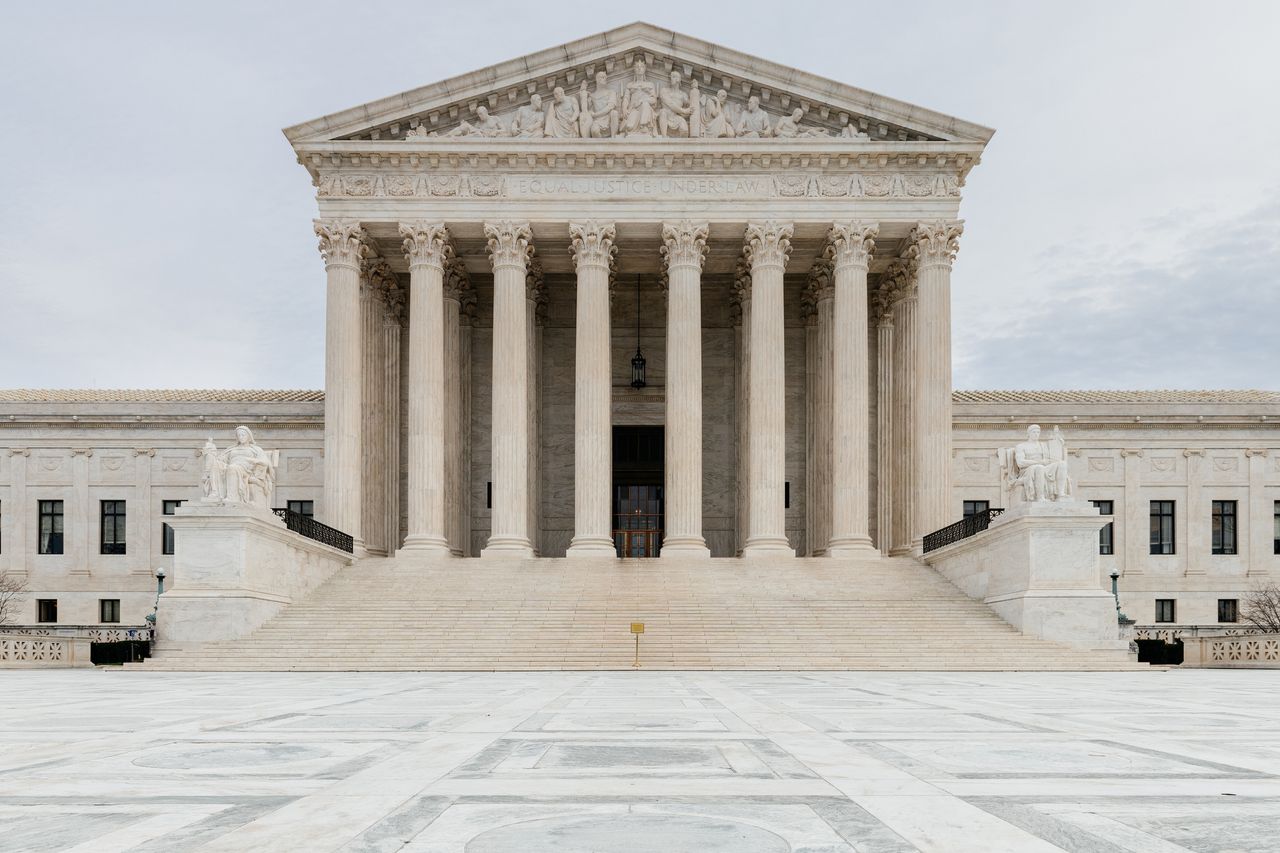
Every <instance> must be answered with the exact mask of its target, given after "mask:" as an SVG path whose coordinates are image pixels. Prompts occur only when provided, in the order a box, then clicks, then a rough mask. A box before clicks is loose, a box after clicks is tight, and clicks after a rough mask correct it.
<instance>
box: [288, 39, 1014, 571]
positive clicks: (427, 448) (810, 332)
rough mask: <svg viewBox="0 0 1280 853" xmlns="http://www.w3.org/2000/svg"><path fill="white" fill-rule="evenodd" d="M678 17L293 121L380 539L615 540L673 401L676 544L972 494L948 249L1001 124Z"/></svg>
mask: <svg viewBox="0 0 1280 853" xmlns="http://www.w3.org/2000/svg"><path fill="white" fill-rule="evenodd" d="M664 34H665V35H664ZM671 35H672V34H670V33H667V32H666V31H662V30H659V29H658V28H655V27H650V26H648V25H643V24H636V25H631V26H629V27H624V28H621V29H620V30H615V31H612V32H611V33H608V34H605V35H604V36H601V37H596V38H594V39H591V40H587V41H584V42H581V43H574V44H571V45H566V46H565V47H564V48H563V49H557V50H556V51H548V52H547V53H546V54H536V55H534V56H532V57H527V58H526V59H525V60H522V61H521V63H509V64H507V65H504V66H497V67H496V68H495V69H489V70H487V71H485V72H476V73H475V74H472V75H467V76H466V77H463V78H458V79H456V80H451V81H445V82H443V83H441V84H438V85H436V86H428V87H425V88H424V89H421V90H416V91H415V92H410V93H405V94H404V95H402V96H400V97H398V98H396V99H393V100H394V101H395V104H392V103H391V102H390V101H387V102H379V103H378V104H373V105H368V106H366V107H361V108H358V109H356V110H350V111H347V112H345V113H339V114H336V115H333V116H328V117H326V118H324V119H319V120H317V121H315V122H309V123H308V124H306V125H301V126H299V127H296V128H292V129H290V130H289V131H287V134H288V135H289V137H290V139H291V141H292V142H293V145H294V147H295V149H296V150H297V152H298V155H299V161H300V162H301V163H302V164H303V165H304V166H306V168H307V169H308V171H310V172H311V173H312V175H313V177H314V179H315V182H316V185H317V187H318V194H317V195H318V203H319V207H320V217H319V218H318V219H317V220H316V223H315V230H316V233H317V235H319V236H320V238H321V251H322V253H323V255H324V258H325V262H326V267H325V269H326V275H327V285H326V287H327V325H326V365H327V366H326V377H327V388H326V392H327V393H326V444H325V460H324V462H325V464H324V477H325V502H324V506H323V507H322V508H321V515H322V517H323V518H324V519H325V520H326V521H327V522H328V523H329V524H331V525H333V526H335V527H338V528H339V529H342V530H344V531H346V532H349V533H351V534H352V535H353V536H354V537H355V539H356V540H357V542H358V543H360V547H362V548H364V549H365V550H366V551H367V552H369V553H375V554H392V553H397V552H400V551H405V552H421V553H425V554H428V555H434V556H438V557H441V558H443V557H447V556H450V555H452V556H483V557H485V558H494V559H501V558H529V557H533V556H562V555H568V556H570V557H593V556H594V557H601V556H604V557H609V556H612V555H614V554H615V553H616V548H617V547H618V546H617V537H616V535H615V531H617V530H618V529H619V524H618V520H617V519H616V518H614V517H613V515H614V503H615V501H614V493H613V490H614V486H615V483H614V482H613V465H612V457H611V453H612V442H613V429H614V427H618V426H643V425H654V426H658V425H660V426H662V427H663V436H664V437H663V441H664V444H665V450H664V457H665V459H664V464H663V487H662V492H661V503H662V517H663V519H664V520H663V530H662V554H663V556H669V557H691V558H699V557H708V556H735V555H741V556H743V557H747V558H754V557H764V558H778V557H787V556H791V555H794V554H796V553H800V554H805V555H823V554H826V555H829V556H832V557H843V556H869V555H873V554H875V553H877V552H881V553H891V552H892V553H905V552H910V551H912V550H913V549H914V550H917V551H918V548H919V542H920V539H921V538H922V537H923V535H924V534H925V533H927V532H930V531H932V530H934V529H937V528H939V527H942V526H944V525H945V524H948V523H950V522H951V521H954V520H955V519H953V518H951V517H950V485H949V479H950V469H951V448H950V433H951V422H950V417H951V413H950V395H951V375H950V273H951V268H952V264H953V262H954V259H955V254H956V250H957V248H958V238H959V236H960V234H961V230H962V228H961V224H960V221H959V220H958V218H957V217H958V213H959V210H958V208H959V201H960V189H961V187H962V186H963V182H964V179H965V177H966V175H967V173H968V171H969V170H970V169H971V168H972V166H973V165H975V164H976V162H977V159H978V156H979V155H980V153H981V150H982V148H983V146H984V145H985V142H986V140H987V138H989V136H990V133H991V132H990V131H989V130H986V129H985V128H981V127H978V126H976V125H970V124H968V123H966V122H962V121H960V120H958V119H954V118H951V117H947V116H941V115H938V114H935V113H931V112H929V111H928V110H923V109H921V108H919V107H913V106H910V105H905V104H898V103H896V102H892V101H890V100H888V99H884V98H881V97H878V96H877V97H872V96H869V95H868V94H867V93H864V92H862V91H861V90H856V89H852V88H850V87H844V86H841V85H839V84H836V83H832V82H830V81H825V80H821V79H820V78H814V77H811V76H810V75H805V74H803V73H801V72H797V71H794V70H793V69H781V68H779V67H776V66H772V65H771V64H770V63H767V62H765V61H763V60H757V59H755V58H753V57H746V56H744V55H740V54H735V53H733V52H732V51H726V50H724V49H723V48H719V47H715V46H712V45H708V44H705V43H702V42H698V41H696V40H693V39H686V38H685V37H683V36H681V37H678V39H677V41H676V42H675V45H674V47H673V44H672V42H671V41H670V38H669V37H670V36H671ZM566 57H568V58H566ZM517 65H519V68H517V67H516V66H517ZM530 69H533V70H532V71H531V70H530ZM748 71H749V72H750V73H748ZM587 81H591V84H590V85H588V83H587ZM667 81H670V82H669V83H668V82H667ZM579 86H580V87H581V91H580V92H578V91H577V90H578V88H579ZM702 87H707V89H706V90H705V91H703V90H702ZM717 89H719V91H716V90H717ZM566 92H568V93H570V94H568V95H566ZM712 92H714V94H711V93H712ZM535 97H536V98H537V101H534V100H533V98H535ZM797 109H798V111H799V115H796V112H797ZM482 110H483V114H482V112H481V111H482ZM534 113H539V114H541V115H543V116H544V118H543V120H542V124H541V132H540V133H539V132H538V127H539V121H538V118H537V116H535V115H534ZM908 117H909V120H908ZM362 293H363V294H364V298H362ZM406 293H407V298H406ZM406 308H407V311H406V310H405V309H406ZM362 312H363V315H364V318H365V320H366V322H361V317H362ZM637 312H638V315H639V316H637ZM637 330H638V332H637ZM637 333H638V334H639V336H640V341H639V345H640V346H641V348H642V349H643V350H644V355H645V356H646V357H647V359H648V364H649V370H648V375H649V380H648V382H647V383H646V385H645V386H644V387H642V388H633V387H631V385H630V382H629V361H630V358H631V354H632V351H633V350H634V349H635V348H636V346H637V341H636V340H635V336H636V334H637ZM362 365H363V366H364V367H363V368H362ZM370 460H375V464H372V465H371V464H370ZM387 519H391V521H390V522H388V521H387ZM366 528H367V529H366Z"/></svg>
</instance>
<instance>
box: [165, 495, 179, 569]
mask: <svg viewBox="0 0 1280 853" xmlns="http://www.w3.org/2000/svg"><path fill="white" fill-rule="evenodd" d="M182 504H183V501H161V502H160V512H161V514H162V515H173V514H174V512H175V511H177V509H178V507H180V506H182ZM160 553H161V554H164V555H166V556H169V555H172V554H173V528H172V527H170V526H169V525H167V524H165V523H164V522H161V523H160Z"/></svg>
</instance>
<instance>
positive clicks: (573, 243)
mask: <svg viewBox="0 0 1280 853" xmlns="http://www.w3.org/2000/svg"><path fill="white" fill-rule="evenodd" d="M615 236H616V234H615V229H614V226H613V223H612V222H600V221H598V220H595V219H591V220H588V221H586V222H570V223H569V253H570V254H571V255H573V263H574V266H575V267H576V268H577V269H579V270H581V269H585V268H587V267H604V268H608V267H610V266H612V265H613V256H614V254H615V253H617V251H618V247H617V246H615V245H614V243H613V241H614V238H615Z"/></svg>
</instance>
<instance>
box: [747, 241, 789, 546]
mask: <svg viewBox="0 0 1280 853" xmlns="http://www.w3.org/2000/svg"><path fill="white" fill-rule="evenodd" d="M791 234H792V228H791V225H790V223H778V222H772V221H769V222H759V223H756V222H753V223H751V224H749V225H748V226H747V232H746V251H747V261H748V263H749V264H750V265H751V378H750V385H749V392H748V393H749V395H750V396H749V398H748V401H747V405H748V407H749V408H750V412H751V414H750V425H751V426H750V433H749V435H748V451H749V454H750V469H751V471H750V477H751V509H750V519H751V526H750V533H749V535H748V536H747V544H746V547H745V548H744V549H743V556H747V557H756V556H766V557H768V556H779V555H787V556H795V551H794V550H792V548H791V547H790V544H789V543H788V541H787V526H786V525H787V519H786V510H785V504H784V500H785V495H784V489H785V482H786V476H787V459H786V437H787V436H786V426H787V421H786V403H787V400H786V396H787V395H786V368H785V361H784V359H785V352H786V328H785V325H784V316H785V315H784V312H783V304H782V274H783V271H784V270H785V269H786V265H787V256H788V255H789V254H790V251H791Z"/></svg>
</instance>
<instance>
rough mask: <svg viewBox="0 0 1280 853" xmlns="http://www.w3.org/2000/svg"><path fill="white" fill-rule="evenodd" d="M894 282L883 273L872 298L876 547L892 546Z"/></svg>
mask: <svg viewBox="0 0 1280 853" xmlns="http://www.w3.org/2000/svg"><path fill="white" fill-rule="evenodd" d="M893 300H894V290H893V282H892V280H890V279H889V278H888V275H887V273H886V275H885V276H882V277H881V280H880V287H879V288H878V289H877V291H876V295H875V299H874V300H873V301H872V315H873V316H874V318H875V320H876V537H875V539H876V547H877V548H879V550H880V553H882V554H884V555H885V556H888V554H889V549H890V548H892V547H893V494H894V488H893V458H894V457H893V408H894V400H893Z"/></svg>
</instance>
